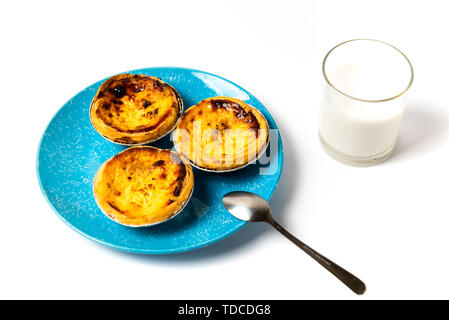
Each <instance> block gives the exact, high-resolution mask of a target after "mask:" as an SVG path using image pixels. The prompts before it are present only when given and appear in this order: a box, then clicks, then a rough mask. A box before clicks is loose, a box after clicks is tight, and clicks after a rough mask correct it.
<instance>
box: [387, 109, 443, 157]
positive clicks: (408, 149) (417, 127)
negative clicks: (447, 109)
mask: <svg viewBox="0 0 449 320" xmlns="http://www.w3.org/2000/svg"><path fill="white" fill-rule="evenodd" d="M447 127H448V115H447V114H446V113H443V112H442V111H441V108H440V107H439V106H435V105H433V104H429V103H425V102H410V103H409V104H408V105H407V106H406V110H405V113H404V118H403V120H402V126H401V130H400V132H399V137H398V142H397V145H396V147H395V149H394V151H393V155H392V157H391V160H392V161H397V160H401V159H403V158H406V157H413V156H416V155H419V154H420V153H422V152H424V151H425V150H426V149H428V148H433V147H436V143H435V141H437V138H438V137H439V136H441V135H442V134H444V132H445V131H446V130H447Z"/></svg>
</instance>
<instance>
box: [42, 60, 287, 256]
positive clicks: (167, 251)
mask: <svg viewBox="0 0 449 320" xmlns="http://www.w3.org/2000/svg"><path fill="white" fill-rule="evenodd" d="M150 69H153V70H156V69H178V70H179V69H181V70H185V71H190V72H199V73H203V74H207V75H210V76H213V77H216V78H219V79H221V80H223V81H226V82H228V83H230V84H232V85H233V86H235V87H237V88H238V89H240V90H242V91H244V92H246V93H248V94H249V95H250V96H251V97H253V98H254V99H256V100H257V101H258V102H259V103H260V104H261V105H262V106H263V107H264V108H265V110H266V111H267V113H268V115H269V117H270V118H271V120H272V121H273V122H274V124H275V125H276V127H277V130H278V151H279V150H280V151H281V152H278V162H279V164H278V168H279V170H278V172H277V173H276V175H277V177H276V179H277V181H276V184H275V185H274V187H273V190H271V191H270V192H269V196H268V198H266V200H267V201H268V200H270V199H271V197H272V196H273V194H274V192H275V191H276V189H277V188H278V185H279V182H280V179H281V176H282V171H283V169H284V147H283V143H282V137H281V132H280V129H279V127H278V125H277V123H276V121H275V120H274V118H273V116H272V115H271V113H270V112H269V110H268V109H267V108H266V107H265V105H263V104H262V102H260V100H259V99H257V97H256V96H255V95H253V94H251V93H250V92H249V91H248V90H246V89H245V88H243V87H241V86H239V85H238V84H236V83H235V82H233V81H230V80H228V79H226V78H223V77H222V76H219V75H216V74H213V73H210V72H207V71H202V70H198V69H191V68H185V67H174V66H155V67H146V68H138V69H133V70H129V71H124V72H120V73H133V72H139V71H143V70H150ZM120 73H117V74H120ZM114 75H115V74H114ZM114 75H111V76H109V77H107V78H104V79H101V80H99V81H96V82H94V83H92V84H90V85H88V86H87V87H86V88H84V89H82V90H80V91H78V92H77V93H76V94H75V95H73V96H72V97H71V98H70V99H68V100H67V101H66V102H65V103H64V104H63V105H62V106H61V107H60V108H59V109H58V110H57V111H56V112H55V114H54V115H53V116H52V117H51V119H50V120H49V122H48V123H47V125H46V126H45V129H44V131H43V133H42V134H41V137H40V139H39V143H38V146H37V153H36V176H37V180H38V184H39V188H40V190H41V192H42V194H43V195H44V198H45V200H46V202H47V203H48V205H49V206H50V208H51V209H52V211H53V212H54V213H55V214H56V216H57V217H58V218H59V219H61V220H62V221H63V222H64V223H65V224H66V225H68V226H69V227H70V228H71V229H72V230H74V231H76V232H77V233H78V234H80V235H82V236H83V237H85V238H87V239H89V240H91V241H93V242H95V243H99V244H101V245H103V246H105V247H108V248H112V249H116V250H119V251H122V252H128V253H134V254H145V255H169V254H176V253H186V252H191V251H195V250H198V249H201V248H204V247H206V246H209V245H212V244H214V243H217V242H220V241H221V240H223V239H225V238H227V237H229V236H230V235H232V234H234V233H235V232H237V231H238V230H240V229H241V228H242V227H243V226H245V225H246V224H247V222H245V221H239V223H238V224H236V225H235V226H234V227H232V228H230V229H228V230H227V231H226V232H224V233H222V234H220V235H219V236H217V237H214V238H211V239H208V240H206V241H203V242H201V243H197V244H194V245H188V246H183V247H177V248H174V249H136V248H129V247H126V246H121V245H117V244H112V243H109V242H106V241H103V240H101V239H98V238H95V237H93V236H91V235H89V234H87V233H85V232H84V231H82V230H80V229H78V228H77V227H75V226H74V225H73V224H71V223H70V222H69V221H67V219H65V218H64V216H63V215H62V214H60V213H59V212H58V210H57V209H56V208H55V207H54V206H53V204H52V203H51V202H50V199H49V197H48V195H47V192H46V190H45V189H44V187H43V185H42V178H41V176H40V173H39V167H40V165H39V156H40V153H41V146H42V142H43V140H44V136H45V133H46V132H47V130H48V128H49V127H50V124H51V123H52V122H53V120H54V119H55V118H56V116H57V115H58V114H59V113H60V112H61V110H62V109H63V108H64V107H65V106H66V105H67V103H69V102H70V101H72V100H73V99H74V98H75V97H76V96H78V95H79V94H80V93H82V92H83V91H85V90H86V89H88V88H89V87H91V86H93V85H95V84H97V83H101V82H102V81H105V80H106V79H108V78H110V77H112V76H114Z"/></svg>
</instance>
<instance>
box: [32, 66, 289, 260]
mask: <svg viewBox="0 0 449 320" xmlns="http://www.w3.org/2000/svg"><path fill="white" fill-rule="evenodd" d="M130 73H140V74H146V75H152V76H155V77H158V78H161V79H162V80H164V81H166V82H168V83H169V84H171V85H172V86H173V87H174V88H175V89H176V90H177V91H178V92H179V94H180V95H181V97H182V99H183V100H184V108H185V109H187V108H188V107H190V106H192V105H194V104H196V103H197V102H199V101H200V100H203V99H205V98H209V97H213V96H229V97H234V98H238V99H240V100H243V101H245V102H247V103H248V104H250V105H252V106H254V107H256V108H257V109H258V110H259V111H261V112H262V114H263V115H264V116H265V118H266V119H267V121H268V124H269V126H270V129H277V126H276V123H275V122H274V120H273V118H272V117H271V115H270V114H269V113H268V111H267V109H265V107H264V106H263V105H262V104H261V103H260V102H259V101H258V100H257V99H256V98H255V97H254V96H253V95H251V94H250V93H249V92H248V91H246V90H245V89H243V88H241V87H239V86H238V85H236V84H235V83H232V82H230V81H228V80H226V79H223V78H221V77H219V76H216V75H213V74H210V73H207V72H203V71H198V70H191V69H184V68H171V67H160V68H146V69H139V70H134V71H131V72H130ZM104 81H105V80H103V81H99V82H97V83H95V84H93V85H91V86H89V87H88V88H86V89H84V90H83V91H81V92H80V93H78V94H77V95H76V96H74V97H73V98H72V99H70V100H69V101H68V102H67V103H66V104H65V105H64V106H63V107H62V108H61V109H60V110H59V111H58V113H57V114H56V115H55V116H54V118H53V119H52V120H51V121H50V124H49V125H48V127H47V129H46V130H45V132H44V134H43V136H42V139H41V142H40V144H39V148H38V154H37V177H38V180H39V185H40V187H41V189H42V192H43V194H44V196H45V197H46V198H47V200H48V203H49V204H50V206H51V207H52V208H53V210H54V211H55V212H56V213H57V214H58V216H59V217H60V218H61V219H62V220H63V221H64V222H65V223H66V224H68V225H69V226H70V227H71V228H72V229H74V230H76V231H78V232H79V233H81V234H82V235H84V236H85V237H87V238H89V239H91V240H94V241H97V242H99V243H101V244H104V245H106V246H108V247H112V248H115V249H119V250H123V251H128V252H134V253H145V254H168V253H177V252H185V251H189V250H193V249H197V248H200V247H203V246H206V245H209V244H211V243H214V242H217V241H219V240H221V239H223V238H225V237H227V236H229V235H230V234H232V233H233V232H235V231H237V230H238V229H240V228H241V227H243V226H244V225H245V222H242V221H240V220H237V219H236V218H234V217H233V216H232V215H231V214H230V213H228V212H227V211H226V210H225V208H224V207H223V204H222V202H221V199H222V197H223V195H224V194H226V193H228V192H230V191H234V190H245V191H251V192H254V193H257V194H259V195H260V196H262V197H264V198H265V199H267V200H268V199H269V198H270V197H271V195H272V194H273V192H274V190H275V189H276V186H277V183H278V181H279V178H280V176H281V171H282V163H283V152H282V141H281V137H280V135H279V134H278V132H277V131H276V132H274V133H273V130H271V132H270V134H271V142H270V146H269V147H268V148H267V153H271V154H270V155H269V158H270V162H269V164H266V162H267V161H266V158H265V161H262V160H259V161H257V163H255V164H251V165H249V166H247V167H246V168H244V169H241V170H238V171H234V172H229V173H220V174H218V173H209V172H204V171H200V170H197V169H194V179H195V189H194V192H193V196H192V198H191V200H190V202H189V204H188V205H187V206H186V207H185V208H184V210H183V211H182V212H181V213H179V214H178V215H177V216H176V217H175V218H173V219H171V220H169V221H167V222H165V223H162V224H160V225H156V226H153V227H147V228H128V227H125V226H122V225H120V224H118V223H116V222H114V221H112V220H110V219H108V218H107V217H106V216H105V215H104V214H103V213H102V212H101V211H100V209H99V208H98V207H97V204H96V203H95V200H94V197H93V191H92V182H93V179H94V176H95V173H96V172H97V170H98V168H99V167H100V165H101V164H102V163H103V162H104V161H105V160H107V159H109V158H110V157H112V156H114V155H115V154H117V153H118V152H120V151H122V150H124V149H125V148H126V147H125V146H120V145H116V144H114V143H112V142H109V141H107V140H105V139H104V138H103V137H101V136H100V135H99V134H98V133H97V132H96V131H95V130H94V128H93V127H92V125H91V123H90V121H89V106H90V103H91V101H92V98H93V97H94V95H95V93H96V92H97V90H98V88H99V87H100V85H101V84H102V83H103V82H104ZM151 145H153V146H156V147H159V148H169V149H173V143H172V141H171V140H170V137H169V136H167V137H165V138H163V139H161V140H159V141H157V142H154V143H152V144H151ZM261 162H264V163H265V164H261Z"/></svg>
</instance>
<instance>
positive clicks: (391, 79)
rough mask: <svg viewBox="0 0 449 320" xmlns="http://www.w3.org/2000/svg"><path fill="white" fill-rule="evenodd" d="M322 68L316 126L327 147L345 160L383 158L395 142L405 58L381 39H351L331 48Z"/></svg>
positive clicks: (406, 77) (407, 70)
mask: <svg viewBox="0 0 449 320" xmlns="http://www.w3.org/2000/svg"><path fill="white" fill-rule="evenodd" d="M323 71H324V74H325V76H326V77H327V80H328V82H326V85H325V87H324V89H323V96H322V100H321V113H320V124H319V130H320V136H321V139H322V142H323V145H324V147H325V149H326V151H328V152H329V153H330V154H331V155H332V156H334V157H336V158H337V159H338V160H340V161H343V162H347V163H350V164H372V163H375V162H378V160H382V159H384V158H386V157H387V156H388V155H389V154H390V153H391V151H392V150H393V148H394V145H395V143H396V139H397V136H398V133H399V128H400V125H401V119H402V115H403V112H404V107H405V104H406V100H407V98H406V92H405V91H406V90H407V89H408V87H409V86H410V84H411V80H412V69H411V65H410V64H409V62H408V60H407V59H406V58H405V57H404V56H403V55H402V54H401V53H400V52H399V51H397V49H395V48H393V47H391V46H389V45H387V44H384V43H382V42H378V41H373V40H355V41H351V42H347V43H346V44H343V45H341V46H339V47H336V48H335V49H334V50H333V51H331V52H330V54H329V55H328V56H327V58H326V60H325V62H324V70H323ZM362 100H367V101H362ZM382 100H384V101H382Z"/></svg>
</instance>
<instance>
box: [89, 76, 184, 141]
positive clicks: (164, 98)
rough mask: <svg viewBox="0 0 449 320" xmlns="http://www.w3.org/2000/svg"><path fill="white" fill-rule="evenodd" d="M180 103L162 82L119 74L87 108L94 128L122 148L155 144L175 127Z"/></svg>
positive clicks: (178, 98)
mask: <svg viewBox="0 0 449 320" xmlns="http://www.w3.org/2000/svg"><path fill="white" fill-rule="evenodd" d="M182 109H183V103H182V99H181V97H180V96H179V94H178V92H176V90H175V89H174V88H173V87H171V86H170V85H169V84H167V83H165V82H164V81H162V80H160V79H158V78H155V77H151V76H146V75H141V74H127V73H125V74H119V75H116V76H113V77H111V78H109V79H107V80H106V81H105V82H104V83H103V84H102V85H101V87H100V88H99V89H98V91H97V93H96V95H95V97H94V99H93V100H92V104H91V107H90V120H91V122H92V125H93V126H94V128H95V129H96V130H97V131H98V132H99V133H100V134H101V135H102V136H103V137H105V138H106V139H108V140H110V141H112V142H115V143H119V144H125V145H139V144H145V143H149V142H152V141H155V140H157V139H159V138H161V137H163V136H165V135H166V134H167V133H169V132H170V131H171V130H173V129H174V127H175V126H176V123H177V121H178V120H179V117H180V116H181V114H182Z"/></svg>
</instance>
